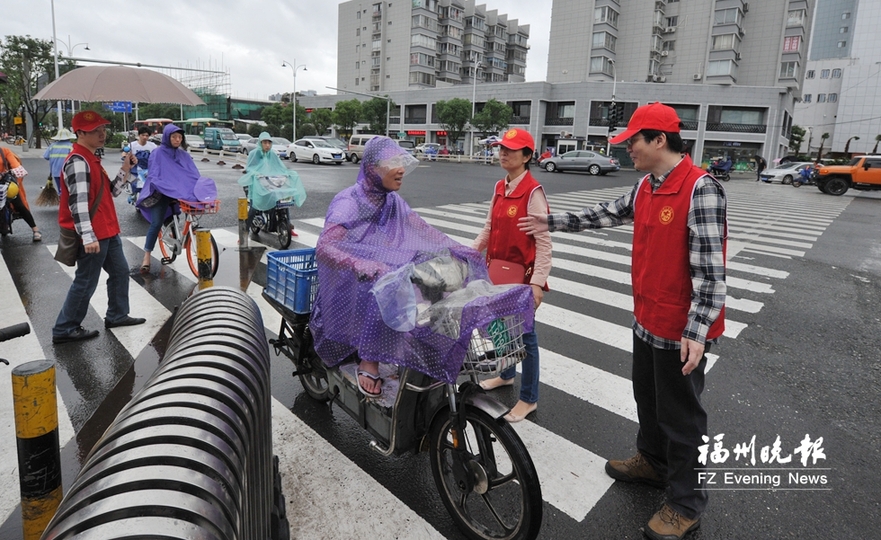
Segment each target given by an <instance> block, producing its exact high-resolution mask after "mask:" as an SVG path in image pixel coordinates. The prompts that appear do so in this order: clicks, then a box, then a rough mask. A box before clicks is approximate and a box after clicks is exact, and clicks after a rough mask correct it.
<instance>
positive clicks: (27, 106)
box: [0, 36, 55, 148]
mask: <svg viewBox="0 0 881 540" xmlns="http://www.w3.org/2000/svg"><path fill="white" fill-rule="evenodd" d="M2 49H3V50H2V53H0V70H2V71H3V72H4V73H5V74H6V76H7V80H8V85H7V86H8V88H7V89H5V90H4V103H5V104H6V107H7V110H8V111H12V112H17V111H18V110H20V109H21V108H24V111H25V113H26V114H27V116H28V118H29V122H30V126H31V128H32V129H34V133H35V134H36V138H37V140H36V143H37V144H36V146H37V148H40V147H41V144H40V142H41V137H40V131H39V129H38V127H40V126H41V125H42V123H43V120H44V118H45V117H46V114H47V113H48V112H49V111H50V110H51V108H50V107H47V102H40V103H37V102H35V101H33V100H32V98H33V96H34V94H36V93H37V91H38V88H37V85H38V82H40V80H41V78H43V81H44V82H46V83H48V82H51V81H52V80H54V79H55V67H54V66H55V63H54V55H53V53H52V51H53V47H52V42H51V41H48V40H43V39H36V38H32V37H31V36H6V41H5V43H3V47H2ZM12 92H14V93H17V94H18V96H17V99H15V98H14V97H13V96H10V95H8V94H10V93H12ZM12 106H15V107H16V108H15V109H11V108H10V107H12Z"/></svg>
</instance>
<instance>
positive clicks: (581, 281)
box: [0, 183, 850, 538]
mask: <svg viewBox="0 0 881 540" xmlns="http://www.w3.org/2000/svg"><path fill="white" fill-rule="evenodd" d="M753 187H754V186H752V185H740V184H736V183H732V184H731V185H730V186H729V185H726V186H725V188H726V190H728V191H729V192H730V193H732V196H730V197H729V199H732V200H734V201H735V202H731V203H730V205H729V229H730V239H729V253H728V256H729V257H728V258H729V261H728V276H727V282H728V285H729V297H728V301H727V307H728V319H727V320H726V331H725V334H724V338H723V339H738V338H739V337H740V336H741V335H742V334H743V333H744V332H747V331H748V330H749V324H748V323H745V322H741V321H743V320H749V315H750V314H755V313H759V312H760V311H761V309H762V307H763V302H764V301H765V299H766V298H767V295H771V294H774V293H775V287H776V286H777V285H778V284H779V283H780V282H781V281H782V280H785V279H787V278H788V277H789V270H791V269H792V267H793V263H792V262H791V260H792V259H798V258H801V257H803V256H804V254H805V253H806V252H807V251H809V250H810V249H811V248H812V246H813V244H814V243H815V242H816V241H817V239H818V238H819V237H820V236H821V235H822V234H823V232H824V231H825V229H826V228H827V227H829V225H831V224H832V223H833V222H834V220H835V218H836V217H837V216H838V215H839V214H840V213H841V212H842V211H843V210H844V209H845V208H846V207H847V204H848V203H849V202H850V199H849V198H832V197H824V198H816V199H812V200H807V199H804V198H801V197H799V198H793V199H791V200H779V199H777V198H771V197H768V198H766V199H765V198H763V199H755V198H754V197H752V196H751V195H750V192H751V191H752V189H751V188H753ZM628 189H629V188H608V189H596V190H584V191H578V192H572V193H565V194H553V195H550V196H549V197H548V201H549V204H550V206H551V209H552V211H554V212H560V211H568V212H576V211H578V210H580V209H581V208H584V207H586V206H591V205H594V204H596V203H599V202H603V201H608V200H611V199H613V198H615V197H617V196H620V195H622V194H624V193H626V192H627V191H628ZM487 210H488V202H480V203H463V204H450V205H443V206H437V207H431V208H417V209H416V211H417V212H419V213H420V215H421V216H422V217H423V218H424V219H425V220H426V221H427V222H428V223H430V224H431V225H433V226H435V227H437V228H438V229H440V230H442V231H444V232H445V233H447V234H448V235H450V237H451V238H453V239H454V240H457V241H459V242H462V243H464V244H466V245H467V244H470V242H471V240H472V239H473V238H474V237H475V236H476V235H477V234H478V232H479V231H480V229H481V228H482V226H483V223H484V221H485V219H486V212H487ZM293 224H294V225H295V226H296V231H297V233H298V236H297V237H295V238H294V239H293V242H294V244H292V246H291V248H292V249H294V248H297V247H314V246H315V244H316V243H317V241H318V235H319V234H320V231H321V229H322V228H323V226H324V220H323V219H321V218H313V219H302V220H296V219H295V220H294V221H293ZM213 234H214V237H215V239H216V241H217V244H218V247H219V248H221V249H234V248H235V247H236V245H237V238H238V236H237V232H236V231H235V230H232V229H218V230H214V231H213ZM632 234H633V229H632V227H619V228H615V229H604V230H597V231H585V232H583V233H578V234H572V233H555V234H554V236H553V240H554V254H553V255H554V262H553V270H552V272H551V278H550V286H551V292H550V293H548V294H547V295H546V296H545V303H544V304H543V305H542V307H541V308H540V309H539V310H538V311H537V313H536V321H537V322H538V324H539V325H541V326H542V327H550V328H553V329H555V331H556V332H557V335H560V334H559V332H563V335H565V336H568V338H571V339H572V340H584V342H585V343H590V344H596V346H598V347H608V348H609V350H611V351H616V352H620V353H621V355H622V356H621V357H622V358H626V357H627V353H629V352H630V350H631V347H632V333H631V329H630V326H629V323H627V322H626V321H629V318H630V315H629V313H630V312H631V311H632V308H633V299H632V297H631V295H630V292H629V285H630V274H629V269H630V260H631V255H632ZM267 239H268V240H269V242H267V244H266V247H267V250H268V251H272V250H274V249H275V246H274V245H273V242H272V240H274V238H270V237H267ZM126 240H127V241H129V242H131V243H133V244H134V245H136V246H141V245H143V240H144V239H143V237H130V238H127V239H126ZM252 242H253V241H252ZM46 247H47V248H48V249H49V251H50V252H54V246H46ZM262 262H263V263H264V264H265V262H266V258H265V256H264V258H263V260H262ZM155 264H156V263H154V266H155ZM59 267H60V269H61V270H62V271H63V272H64V274H65V275H67V276H69V277H70V278H72V276H73V269H71V268H67V267H64V266H59ZM781 267H783V269H781ZM169 268H170V269H171V270H174V272H176V273H178V274H179V275H180V276H183V277H184V278H186V279H187V280H190V281H192V282H193V283H195V281H196V280H195V277H193V275H192V273H191V272H190V269H189V266H188V265H187V263H186V260H185V257H183V256H181V257H179V258H178V260H177V261H175V262H174V263H172V264H171V265H170V267H169ZM11 282H12V280H11V278H9V277H8V272H6V270H5V268H4V270H3V272H0V286H4V287H6V286H13V285H11ZM154 286H155V284H154ZM247 292H248V294H249V296H251V297H252V298H254V300H255V301H256V302H257V305H258V306H259V308H260V310H261V312H262V315H263V320H264V324H265V326H266V329H267V330H268V332H271V333H273V334H274V333H275V332H277V330H278V327H279V324H280V322H281V317H280V315H279V314H278V313H277V312H276V311H275V310H274V309H273V308H272V307H271V306H270V305H269V304H268V303H267V302H266V301H265V300H264V299H263V298H262V295H261V293H262V284H258V283H251V284H250V286H249V287H248V291H247ZM130 294H131V303H132V305H137V306H138V316H145V317H147V319H148V323H147V324H146V325H143V326H138V327H129V328H118V329H113V330H111V332H112V333H113V335H114V336H115V337H116V338H117V339H118V340H119V341H120V343H121V344H122V345H123V346H124V347H125V348H126V350H127V351H128V352H129V354H131V356H132V357H137V356H138V355H139V354H140V352H141V351H142V350H143V349H144V348H145V347H146V346H147V345H148V344H149V342H150V340H151V338H152V337H153V335H155V333H156V331H157V330H158V328H159V327H160V326H161V325H162V324H163V323H164V322H165V321H166V320H167V319H168V317H169V316H170V313H169V311H168V309H166V308H165V307H164V306H163V305H162V304H161V303H160V302H159V301H158V300H156V299H154V298H153V296H152V293H151V292H149V291H148V289H147V288H145V287H141V286H140V285H138V284H136V283H135V282H133V283H132V286H131V287H130ZM106 303H107V298H106V290H105V289H103V288H102V287H99V288H98V291H97V292H96V294H95V296H94V297H93V299H92V307H93V308H94V310H95V311H96V312H97V313H98V314H100V315H102V316H103V313H104V310H105V309H106ZM13 304H14V303H13ZM16 306H18V307H16ZM0 314H2V315H4V320H10V321H13V320H23V319H24V318H25V315H24V309H23V308H22V307H21V306H20V305H18V304H16V305H13V306H10V305H7V306H4V307H0ZM604 317H606V318H604ZM609 319H614V320H609ZM738 319H740V320H738ZM539 335H541V330H539ZM541 345H542V348H541V350H540V352H541V370H542V371H541V383H542V385H543V386H545V387H548V388H552V389H554V390H555V391H556V392H559V393H561V394H562V395H563V396H565V397H568V398H571V399H572V408H573V412H572V413H571V414H578V411H579V410H580V409H579V408H580V407H598V408H599V409H602V410H603V411H607V412H610V413H612V414H613V415H614V418H618V419H620V425H619V426H617V427H616V428H617V429H622V430H628V431H633V432H634V433H635V431H636V425H635V423H636V422H637V415H636V405H635V403H634V401H633V398H632V391H631V387H630V381H629V379H628V378H626V377H623V376H621V375H618V374H615V373H610V372H609V371H607V370H605V369H603V368H601V367H598V366H597V365H595V362H592V359H591V358H590V357H580V358H572V357H569V356H567V355H566V354H564V353H563V352H562V349H558V348H557V344H556V343H553V342H550V343H544V342H542V343H541ZM14 347H15V349H16V350H17V351H18V356H19V357H24V358H27V357H30V358H35V357H42V352H41V351H40V350H39V344H38V343H36V341H35V340H34V339H30V338H28V339H22V340H18V343H15V344H14ZM719 349H722V351H720V350H719ZM568 350H571V349H568ZM714 353H719V354H713V355H710V363H709V365H708V368H707V369H708V370H709V369H711V368H712V366H713V365H715V364H716V363H718V362H724V360H725V358H724V347H719V348H718V349H715V350H714ZM570 354H571V353H570ZM285 361H286V360H285ZM2 392H5V391H3V390H0V393H2ZM0 397H3V396H2V395H0ZM60 397H63V396H60ZM6 401H7V400H5V399H4V400H3V403H5V402H6ZM61 403H62V414H61V416H62V417H63V418H62V420H63V421H62V433H63V435H64V437H62V439H63V440H62V443H63V442H64V441H65V440H69V439H70V438H71V437H72V436H73V433H72V428H71V427H70V422H69V421H68V420H67V414H66V412H64V410H63V400H61ZM289 405H290V404H283V403H280V402H278V401H275V402H274V403H273V416H274V420H275V422H274V430H273V432H274V433H273V436H274V439H275V441H276V442H277V444H276V453H278V454H279V455H280V458H281V461H282V469H283V471H284V470H287V471H289V472H288V473H286V476H285V485H286V486H287V487H288V488H289V489H290V490H294V489H296V490H298V492H299V493H298V494H295V493H293V492H288V493H286V495H287V500H288V504H289V514H296V513H297V512H299V510H302V509H299V510H298V509H297V508H294V507H293V506H291V504H292V503H291V501H292V500H294V499H295V498H297V497H299V498H302V497H303V494H304V493H305V494H307V495H306V496H307V497H308V496H309V495H308V494H310V493H311V494H313V495H312V496H313V497H314V498H316V499H317V498H319V497H325V498H326V497H329V498H330V499H332V500H334V501H335V504H339V503H340V502H341V501H342V500H344V499H345V498H346V495H345V494H340V495H337V496H333V495H327V494H326V493H327V489H328V485H337V484H339V485H341V486H342V485H343V483H342V481H341V480H340V478H345V482H346V484H345V485H346V486H353V485H354V486H356V487H355V488H354V489H355V491H354V492H355V493H362V494H364V497H366V496H367V494H368V493H369V497H370V499H371V500H372V501H374V500H376V501H382V502H381V506H382V507H383V508H385V509H386V510H384V513H385V514H386V515H396V514H397V513H399V512H400V513H402V514H404V515H406V516H407V518H406V520H404V522H405V523H409V525H408V528H407V529H406V530H401V531H399V532H397V533H395V534H396V535H400V536H402V537H403V536H406V537H419V538H439V537H440V536H441V535H440V534H439V533H438V532H437V531H436V530H434V528H433V527H432V526H431V525H429V524H428V523H427V522H425V521H424V520H423V519H422V518H421V517H419V516H418V515H416V514H415V513H414V512H413V511H412V510H411V509H410V507H409V506H408V505H407V504H406V502H405V501H400V500H398V499H397V497H395V495H393V494H392V493H391V492H390V491H388V490H387V489H386V488H385V487H383V486H382V485H381V484H379V483H378V482H376V481H375V480H374V479H373V478H372V477H371V476H370V474H369V473H368V472H367V471H365V470H363V469H362V468H361V467H359V466H358V465H357V464H355V463H354V462H352V461H350V460H349V459H348V458H346V457H345V456H344V455H343V454H342V453H340V452H339V451H338V450H337V449H335V448H334V447H333V446H332V445H331V444H329V443H327V442H326V441H324V440H323V439H322V438H321V437H320V436H319V435H318V434H317V433H316V432H314V431H313V430H312V429H311V428H309V427H308V425H306V424H305V423H304V422H302V421H301V420H300V419H298V418H297V417H296V416H295V415H293V414H291V413H290V412H289V411H288V409H287V407H288V406H289ZM4 412H7V413H8V414H4V415H3V416H4V418H6V419H7V420H6V421H5V422H3V424H2V426H3V427H2V429H5V430H7V432H9V431H10V430H11V429H12V428H11V416H12V415H11V414H9V411H6V410H5V409H4ZM515 429H516V430H517V432H518V434H519V435H520V437H521V438H522V439H523V441H524V443H525V444H526V446H527V448H528V449H529V450H530V454H531V456H532V459H533V461H534V463H535V465H536V468H537V470H538V472H539V477H540V478H541V481H542V493H543V496H544V498H545V500H546V501H547V502H548V503H549V504H550V505H552V506H553V507H554V508H556V509H558V510H559V511H561V512H562V513H564V514H565V515H567V516H569V517H570V518H572V519H574V520H576V521H581V520H583V519H584V518H585V517H586V516H587V515H588V514H589V512H590V511H591V509H592V508H593V507H594V506H595V505H596V504H597V503H598V502H599V501H600V499H601V498H602V497H603V496H604V494H605V493H606V491H607V490H608V488H609V487H610V486H611V485H612V483H613V481H612V480H611V478H609V477H608V476H607V475H606V474H605V473H604V471H603V466H604V464H605V461H606V460H607V459H608V458H610V457H613V456H600V455H598V454H597V453H596V449H592V448H588V447H584V446H582V445H580V444H576V443H575V442H573V441H571V440H569V439H567V438H566V436H565V435H563V434H558V433H555V432H554V431H553V430H551V429H549V428H548V427H547V426H543V425H541V424H540V423H539V422H533V421H529V420H527V421H525V422H522V423H520V424H517V425H515ZM7 435H9V433H7ZM294 438H296V439H298V440H303V439H306V440H309V441H310V445H311V446H310V448H312V451H311V452H310V455H309V456H303V455H298V453H297V452H292V451H288V450H286V449H285V445H284V444H283V442H284V441H287V440H293V439H294ZM9 439H10V438H9V437H8V436H7V437H4V438H3V440H5V441H9ZM13 440H14V438H13ZM0 444H6V445H8V444H9V443H8V442H3V443H0ZM582 444H584V443H582ZM11 451H14V450H11ZM615 457H617V456H615ZM306 462H316V463H317V462H322V463H323V462H333V463H335V464H338V465H334V467H337V466H338V467H339V468H338V469H337V471H338V472H337V474H336V475H333V476H334V478H330V479H328V478H326V477H325V476H326V475H315V476H314V477H313V475H309V474H300V473H295V472H293V471H302V470H304V467H308V468H309V469H311V470H316V469H317V468H316V467H314V466H309V465H304V463H306ZM6 468H7V469H8V470H4V471H3V472H5V473H6V474H5V475H4V476H5V477H7V478H12V477H14V476H15V474H16V471H15V465H14V464H13V463H8V464H7V467H6ZM7 487H9V489H6V490H4V492H5V493H7V494H10V493H14V492H15V489H14V486H7ZM362 498H363V497H362ZM10 500H11V501H13V502H12V503H10ZM14 501H15V498H14V497H12V498H10V497H9V496H8V495H7V496H4V497H2V501H0V502H2V504H0V513H6V514H8V513H10V512H11V511H12V510H13V508H14V507H15V504H16V503H15V502H14ZM359 507H360V504H359V500H356V501H355V502H354V503H353V504H352V506H351V507H350V508H351V509H357V508H359ZM353 511H355V512H356V514H350V516H351V515H357V516H358V517H357V519H356V520H352V519H337V520H336V521H339V524H338V525H337V527H339V529H338V530H337V531H336V532H338V533H339V535H338V536H336V537H349V536H351V535H353V534H355V532H356V531H360V530H364V528H365V527H366V528H367V530H374V529H375V527H377V526H378V525H375V524H373V525H370V524H366V523H364V520H368V519H369V516H368V515H367V514H369V512H364V513H363V514H364V515H361V514H358V513H357V510H353ZM332 512H333V510H322V512H321V513H320V515H319V516H317V517H316V520H317V521H321V522H322V526H323V527H325V529H323V531H324V532H322V533H319V532H318V529H317V528H315V529H311V528H310V527H318V525H317V524H313V525H310V524H309V523H306V524H304V525H302V527H303V528H302V529H301V530H299V531H298V536H301V537H319V536H322V535H327V534H331V536H334V535H333V534H332V533H327V532H326V531H327V529H326V527H327V525H328V523H330V522H333V521H334V519H333V518H332V517H330V516H332V515H336V516H340V515H342V514H332ZM389 512H391V514H389ZM322 516H323V517H322ZM355 522H358V523H361V525H358V526H357V527H356V528H353V527H355V525H353V523H355ZM382 527H384V528H385V529H384V530H385V531H388V529H387V527H388V523H385V524H382Z"/></svg>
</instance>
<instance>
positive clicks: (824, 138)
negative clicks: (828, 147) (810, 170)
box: [814, 132, 829, 165]
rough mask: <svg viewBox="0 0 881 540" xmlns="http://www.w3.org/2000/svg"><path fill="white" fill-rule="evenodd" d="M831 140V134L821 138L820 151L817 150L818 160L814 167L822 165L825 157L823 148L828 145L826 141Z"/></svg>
mask: <svg viewBox="0 0 881 540" xmlns="http://www.w3.org/2000/svg"><path fill="white" fill-rule="evenodd" d="M828 138H829V133H828V132H827V133H824V134H823V136H822V137H820V139H821V141H820V149H819V150H817V159H816V161H814V165H816V164H818V163H820V158H822V157H823V146H824V145H825V144H826V139H828Z"/></svg>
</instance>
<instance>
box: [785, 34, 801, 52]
mask: <svg viewBox="0 0 881 540" xmlns="http://www.w3.org/2000/svg"><path fill="white" fill-rule="evenodd" d="M799 45H801V37H800V36H790V37H785V38H783V52H795V51H798V47H799Z"/></svg>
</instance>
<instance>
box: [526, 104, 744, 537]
mask: <svg viewBox="0 0 881 540" xmlns="http://www.w3.org/2000/svg"><path fill="white" fill-rule="evenodd" d="M680 127H681V124H680V121H679V117H678V116H677V114H676V111H675V110H674V109H673V108H671V107H668V106H667V105H662V104H661V103H652V104H650V105H644V106H642V107H640V108H638V109H636V111H635V112H634V113H633V116H632V118H631V119H630V122H629V123H628V125H627V130H626V131H624V132H623V133H621V134H620V135H618V136H616V137H614V138H612V139H611V141H610V142H611V143H612V144H621V143H626V144H627V152H628V154H629V155H630V157H631V159H633V164H634V167H636V169H637V170H640V171H645V172H648V174H647V175H646V176H645V177H643V178H642V179H641V180H640V181H639V182H638V183H637V184H636V185H635V186H634V187H633V189H632V190H631V191H630V192H629V193H627V194H626V195H624V196H622V197H620V198H619V199H617V200H615V201H612V202H608V203H602V204H598V205H597V206H595V207H594V208H585V209H583V210H581V211H580V212H577V213H566V214H551V215H543V214H530V215H529V216H527V217H525V218H522V219H521V220H520V222H521V223H520V228H521V230H523V231H524V232H526V233H528V234H537V233H540V232H543V231H546V230H550V231H555V230H564V231H580V230H583V229H595V228H601V227H614V226H617V225H624V224H628V223H632V224H633V256H632V262H631V281H632V286H633V306H634V320H633V371H632V378H633V395H634V397H635V399H636V405H637V415H638V417H639V432H638V434H637V437H636V448H637V453H636V455H635V456H633V457H632V458H630V459H627V460H622V461H619V460H610V461H609V462H607V463H606V473H608V474H609V476H611V477H612V478H615V479H616V480H621V481H623V482H638V483H642V484H648V485H650V486H655V487H666V490H667V492H666V495H667V502H666V504H664V506H663V507H662V508H661V510H660V511H658V512H657V513H656V514H655V515H654V516H652V518H651V519H650V520H649V522H648V524H647V526H646V527H645V528H644V529H643V532H644V533H645V535H646V536H648V537H649V538H654V539H663V540H676V539H679V538H682V537H683V536H685V535H686V534H687V533H688V532H690V531H692V530H694V529H697V528H698V527H699V526H700V518H701V514H702V513H703V511H704V509H705V508H706V506H707V492H706V491H705V490H704V486H703V482H702V481H701V480H700V479H699V477H698V471H697V470H696V469H698V468H700V467H701V465H700V464H699V462H698V455H699V450H698V447H699V446H700V445H702V444H705V441H704V440H703V437H705V436H706V435H707V413H706V411H704V408H703V406H702V405H701V393H702V392H703V389H704V371H705V369H706V364H707V360H706V355H705V353H707V352H708V351H709V349H710V346H711V344H713V343H715V342H716V340H717V339H718V338H719V336H721V335H722V331H723V330H724V324H725V323H724V321H725V295H726V287H725V250H726V241H727V237H728V227H727V217H726V215H727V201H726V196H725V192H724V190H723V189H722V186H721V185H719V183H718V182H716V180H714V179H713V178H712V177H711V176H709V175H707V174H706V172H705V171H703V170H701V169H700V168H698V167H696V166H695V165H694V164H693V163H692V161H691V158H689V157H688V156H683V155H682V150H683V142H682V138H681V137H680V134H679V132H680Z"/></svg>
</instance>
